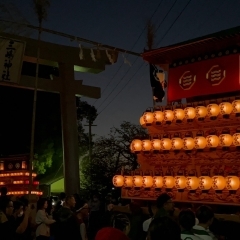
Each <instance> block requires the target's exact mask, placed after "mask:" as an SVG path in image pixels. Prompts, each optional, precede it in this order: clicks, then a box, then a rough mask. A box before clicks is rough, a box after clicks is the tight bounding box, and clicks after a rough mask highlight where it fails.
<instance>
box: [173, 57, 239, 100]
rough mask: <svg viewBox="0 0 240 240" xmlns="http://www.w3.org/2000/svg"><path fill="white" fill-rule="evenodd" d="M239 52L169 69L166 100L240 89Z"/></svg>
mask: <svg viewBox="0 0 240 240" xmlns="http://www.w3.org/2000/svg"><path fill="white" fill-rule="evenodd" d="M239 65H240V57H239V54H232V55H228V56H224V57H218V58H214V59H209V60H204V61H201V62H195V63H191V64H186V65H181V66H178V67H174V68H170V69H169V78H168V101H169V102H172V101H176V100H180V99H182V98H191V97H195V96H203V95H210V94H219V93H227V92H234V91H237V90H240V79H239V76H240V75H239V71H240V68H239Z"/></svg>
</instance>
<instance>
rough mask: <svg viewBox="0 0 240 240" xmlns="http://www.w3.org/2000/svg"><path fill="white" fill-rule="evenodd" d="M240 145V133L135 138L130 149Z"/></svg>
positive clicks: (176, 148)
mask: <svg viewBox="0 0 240 240" xmlns="http://www.w3.org/2000/svg"><path fill="white" fill-rule="evenodd" d="M232 145H233V146H236V147H238V146H240V133H235V134H234V135H230V134H221V135H220V136H217V135H209V136H207V137H206V138H205V137H203V136H196V137H195V138H192V137H185V138H180V137H173V138H171V139H170V138H162V139H152V140H139V139H135V140H133V141H132V143H131V145H130V149H131V151H132V152H133V153H140V152H150V151H152V152H154V153H157V152H160V151H161V150H162V151H169V150H181V149H183V150H192V149H204V148H217V147H218V146H220V147H230V146H232Z"/></svg>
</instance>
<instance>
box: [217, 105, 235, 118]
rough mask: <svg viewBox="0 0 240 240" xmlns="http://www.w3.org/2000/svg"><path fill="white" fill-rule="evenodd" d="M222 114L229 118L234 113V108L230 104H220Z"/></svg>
mask: <svg viewBox="0 0 240 240" xmlns="http://www.w3.org/2000/svg"><path fill="white" fill-rule="evenodd" d="M219 108H220V114H222V115H223V116H228V115H230V114H231V112H232V111H233V106H232V104H231V103H230V102H222V103H220V104H219Z"/></svg>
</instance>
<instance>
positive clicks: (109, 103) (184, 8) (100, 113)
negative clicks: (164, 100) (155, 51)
mask: <svg viewBox="0 0 240 240" xmlns="http://www.w3.org/2000/svg"><path fill="white" fill-rule="evenodd" d="M190 2H191V0H189V1H188V2H187V4H186V5H185V7H184V8H183V9H182V11H181V12H180V13H179V15H178V16H177V17H176V19H175V20H174V22H173V23H172V24H171V26H170V27H169V28H168V30H167V31H166V33H165V34H164V36H163V37H162V38H161V39H160V42H161V41H162V39H163V38H164V37H165V36H166V35H167V33H168V32H169V31H170V30H171V28H172V27H173V26H174V24H175V23H176V21H177V20H178V19H179V17H180V16H181V15H182V13H183V12H184V11H185V9H186V8H187V6H188V5H189V3H190ZM175 3H176V1H175V2H174V4H173V5H172V6H171V8H170V9H172V8H173V6H174V5H175ZM169 13H170V11H168V13H167V14H169ZM166 16H167V15H166ZM166 16H165V17H164V19H166ZM160 25H161V23H160ZM160 25H159V26H160ZM158 28H159V27H158ZM160 42H159V43H160ZM135 62H136V60H135ZM135 62H134V63H135ZM143 65H144V62H143V63H142V64H141V66H140V67H139V68H138V69H137V71H136V72H135V74H134V75H133V76H132V77H131V78H130V79H129V81H127V82H126V84H125V85H124V86H123V87H122V88H121V90H120V91H119V92H118V93H117V95H116V96H115V98H114V99H113V100H112V101H110V102H109V103H108V104H107V105H106V106H105V107H104V108H103V109H102V110H101V111H100V113H99V114H98V115H100V114H101V113H102V112H103V111H104V110H105V109H106V108H107V107H108V106H109V105H110V104H111V103H112V102H113V101H114V100H115V99H116V97H117V96H118V95H119V94H120V93H121V92H122V91H123V90H124V89H125V88H126V86H127V85H128V84H129V83H130V82H131V80H132V79H133V78H134V76H135V75H136V74H137V73H138V71H139V69H140V68H141V67H142V66H143ZM125 75H126V74H125ZM125 75H124V76H125ZM123 78H124V77H123ZM123 78H122V79H123ZM122 79H121V80H122ZM101 105H102V104H101ZM99 107H100V106H99Z"/></svg>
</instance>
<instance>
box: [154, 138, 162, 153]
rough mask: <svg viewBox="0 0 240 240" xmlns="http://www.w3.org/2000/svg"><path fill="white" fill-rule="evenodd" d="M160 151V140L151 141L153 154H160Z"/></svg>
mask: <svg viewBox="0 0 240 240" xmlns="http://www.w3.org/2000/svg"><path fill="white" fill-rule="evenodd" d="M161 149H162V143H161V140H160V139H153V140H152V150H153V152H160V150H161Z"/></svg>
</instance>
